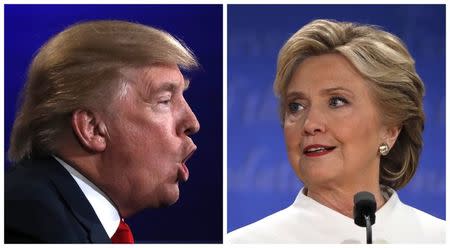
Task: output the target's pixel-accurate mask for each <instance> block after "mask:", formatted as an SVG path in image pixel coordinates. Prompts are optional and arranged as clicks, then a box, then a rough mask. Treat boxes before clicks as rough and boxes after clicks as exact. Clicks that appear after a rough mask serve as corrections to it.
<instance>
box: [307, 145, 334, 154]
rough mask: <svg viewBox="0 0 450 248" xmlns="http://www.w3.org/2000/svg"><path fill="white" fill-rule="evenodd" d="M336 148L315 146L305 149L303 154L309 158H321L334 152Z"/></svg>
mask: <svg viewBox="0 0 450 248" xmlns="http://www.w3.org/2000/svg"><path fill="white" fill-rule="evenodd" d="M334 148H336V147H335V146H327V145H321V144H314V145H309V146H306V147H305V148H304V149H303V154H304V155H305V156H307V157H319V156H323V155H326V154H328V153H330V152H332V151H333V150H334Z"/></svg>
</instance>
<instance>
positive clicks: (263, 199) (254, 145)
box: [228, 5, 445, 231]
mask: <svg viewBox="0 0 450 248" xmlns="http://www.w3.org/2000/svg"><path fill="white" fill-rule="evenodd" d="M319 18H326V19H336V20H339V21H351V22H359V23H366V24H374V25H379V26H381V27H383V28H384V29H385V30H387V31H389V32H391V33H394V34H396V35H397V36H399V37H400V38H401V39H402V40H403V41H404V42H405V43H406V45H407V46H408V49H409V51H410V52H411V54H412V56H413V57H414V58H415V60H416V65H417V71H418V73H419V75H420V76H421V77H422V79H423V81H424V83H425V85H426V96H425V99H424V106H425V112H426V125H425V131H424V149H423V152H422V155H421V159H420V165H419V169H418V171H417V174H416V175H415V177H414V178H413V180H412V181H411V182H410V184H409V185H408V186H407V187H406V188H404V189H402V190H401V191H400V193H399V194H400V198H401V199H402V200H403V201H404V202H405V203H407V204H410V205H412V206H414V207H416V208H418V209H421V210H423V211H426V212H428V213H430V214H432V215H434V216H437V217H439V218H442V219H445V6H444V5H440V6H439V5H427V6H421V5H410V6H399V5H278V6H271V5H258V6H255V5H229V7H228V53H229V54H228V80H229V81H228V231H232V230H234V229H236V228H238V227H241V226H244V225H246V224H249V223H252V222H254V221H256V220H258V219H261V218H263V217H265V216H267V215H269V214H271V213H273V212H275V211H278V210H281V209H283V208H285V207H287V206H288V205H290V204H291V203H292V202H293V200H294V198H295V196H296V194H297V193H298V190H299V189H300V188H301V186H302V185H301V183H300V182H299V180H298V179H297V178H296V176H295V174H294V172H293V171H292V169H291V168H290V165H289V163H288V160H287V155H286V151H285V145H284V140H283V133H282V129H281V126H280V122H279V119H278V112H277V106H278V102H277V99H276V98H275V97H274V94H273V91H272V83H273V80H274V78H275V71H276V59H277V55H278V51H279V49H280V48H281V47H282V45H283V44H284V42H285V41H286V40H287V39H288V38H289V37H290V36H291V35H292V34H294V33H295V32H296V31H297V30H298V29H299V28H300V27H302V26H304V25H305V24H307V23H309V22H310V21H312V20H314V19H319Z"/></svg>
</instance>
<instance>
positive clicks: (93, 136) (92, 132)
mask: <svg viewBox="0 0 450 248" xmlns="http://www.w3.org/2000/svg"><path fill="white" fill-rule="evenodd" d="M72 129H73V131H74V133H75V135H76V137H77V138H78V141H79V142H80V144H81V145H82V146H83V147H84V148H85V149H87V150H89V151H90V152H103V151H104V150H105V149H106V138H107V133H108V132H107V130H106V125H105V123H104V122H103V121H102V120H100V118H99V117H98V116H96V115H94V113H92V112H91V111H89V110H81V109H77V110H75V111H74V112H73V113H72Z"/></svg>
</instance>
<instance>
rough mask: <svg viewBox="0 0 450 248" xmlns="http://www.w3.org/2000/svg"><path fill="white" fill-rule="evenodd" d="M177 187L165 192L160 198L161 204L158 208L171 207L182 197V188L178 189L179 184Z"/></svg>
mask: <svg viewBox="0 0 450 248" xmlns="http://www.w3.org/2000/svg"><path fill="white" fill-rule="evenodd" d="M175 187H176V188H172V189H170V190H169V191H168V192H165V194H164V195H163V196H162V197H161V198H160V200H159V206H157V207H158V208H163V207H169V206H171V205H173V204H175V203H176V202H177V201H178V199H179V198H180V190H179V189H178V185H176V186H175Z"/></svg>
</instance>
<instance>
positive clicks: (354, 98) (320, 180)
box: [284, 54, 389, 187]
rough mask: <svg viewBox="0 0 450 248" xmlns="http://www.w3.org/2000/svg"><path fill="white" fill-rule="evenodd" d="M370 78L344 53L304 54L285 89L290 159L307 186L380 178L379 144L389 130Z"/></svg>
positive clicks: (286, 135)
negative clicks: (343, 54)
mask: <svg viewBox="0 0 450 248" xmlns="http://www.w3.org/2000/svg"><path fill="white" fill-rule="evenodd" d="M368 83H370V82H367V81H366V80H365V79H364V78H363V77H362V76H361V75H360V74H359V72H358V71H357V70H356V68H354V66H353V65H352V64H351V63H350V62H349V61H348V60H347V59H346V58H345V57H343V56H342V55H339V54H326V55H320V56H314V57H310V58H307V59H306V60H304V61H303V62H302V63H301V64H300V65H299V66H298V67H297V68H296V70H295V71H294V74H293V76H292V79H291V81H290V82H289V85H288V87H287V91H286V93H287V94H286V101H285V102H286V106H285V114H284V116H285V120H284V135H285V140H286V145H287V151H288V156H289V161H290V163H291V165H292V167H293V169H294V170H295V172H296V174H297V176H298V177H299V178H300V179H301V180H302V181H303V182H304V183H305V185H306V186H307V187H313V186H326V187H335V186H339V185H340V186H342V185H344V186H346V185H350V186H351V185H360V186H364V184H367V183H369V182H370V183H375V182H374V180H376V182H378V173H379V172H378V170H379V169H378V168H379V161H380V157H379V153H378V147H379V145H380V144H381V143H383V142H386V141H387V140H386V139H387V137H388V134H389V133H388V130H387V129H386V128H385V127H384V125H382V122H381V118H380V114H379V110H378V109H377V106H376V105H375V102H374V101H373V98H372V96H371V94H370V90H371V89H370V88H369V86H368Z"/></svg>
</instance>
